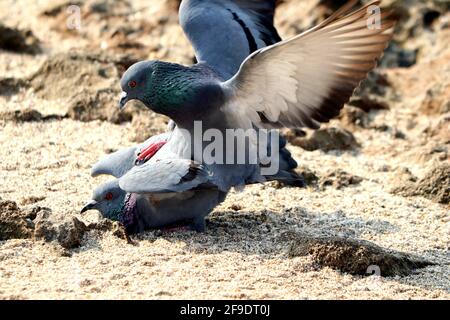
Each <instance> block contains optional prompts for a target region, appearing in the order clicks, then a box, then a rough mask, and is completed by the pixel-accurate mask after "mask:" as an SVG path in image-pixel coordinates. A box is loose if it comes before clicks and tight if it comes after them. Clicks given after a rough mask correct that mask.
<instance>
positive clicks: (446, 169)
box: [392, 163, 450, 205]
mask: <svg viewBox="0 0 450 320" xmlns="http://www.w3.org/2000/svg"><path fill="white" fill-rule="evenodd" d="M392 192H393V193H396V194H401V195H403V196H405V197H412V196H422V197H425V198H428V199H431V200H433V201H435V202H438V203H442V204H447V205H448V204H450V165H449V164H448V163H444V164H442V165H437V166H434V167H432V168H431V169H430V170H429V171H428V172H427V173H426V174H425V176H424V177H423V178H422V179H417V178H414V177H408V179H407V180H406V181H403V183H402V184H401V185H399V186H397V187H395V188H394V189H393V190H392Z"/></svg>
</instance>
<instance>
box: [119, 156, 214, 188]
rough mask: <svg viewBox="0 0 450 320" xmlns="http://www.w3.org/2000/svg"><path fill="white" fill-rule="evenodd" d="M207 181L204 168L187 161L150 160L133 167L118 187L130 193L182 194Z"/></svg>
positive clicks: (120, 180) (121, 179) (122, 178)
mask: <svg viewBox="0 0 450 320" xmlns="http://www.w3.org/2000/svg"><path fill="white" fill-rule="evenodd" d="M207 180H208V173H207V172H206V170H205V169H204V167H203V166H202V165H201V164H199V163H196V162H194V161H192V160H187V159H158V160H156V161H155V160H150V161H149V162H146V163H145V164H143V165H141V166H135V167H133V168H132V169H131V170H130V171H128V172H127V173H126V174H125V175H124V176H123V177H121V178H120V179H119V186H120V188H121V189H123V190H125V191H126V192H132V193H163V192H182V191H186V190H190V189H192V188H195V187H197V186H198V185H199V184H202V183H205V182H207Z"/></svg>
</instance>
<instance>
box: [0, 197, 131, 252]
mask: <svg viewBox="0 0 450 320" xmlns="http://www.w3.org/2000/svg"><path fill="white" fill-rule="evenodd" d="M92 230H97V231H101V232H106V231H110V232H112V234H113V235H115V236H117V237H119V238H121V239H125V240H127V242H129V243H132V241H131V239H130V238H129V236H128V234H127V233H126V231H125V229H124V227H123V226H122V225H121V224H120V223H118V222H114V221H110V220H105V219H103V220H100V221H98V222H93V223H89V224H85V223H84V222H83V221H81V220H79V219H78V218H77V217H75V216H72V215H67V216H62V217H61V216H55V215H54V214H53V213H52V210H51V209H49V208H44V207H39V206H34V207H29V208H26V209H22V208H20V207H19V206H18V205H17V204H16V203H15V202H14V201H10V200H1V201H0V240H8V239H28V238H30V239H35V240H44V241H47V242H51V241H56V242H57V243H58V244H60V245H61V246H62V247H63V248H64V249H73V248H77V247H79V246H80V245H81V244H82V241H83V236H84V235H85V233H86V232H88V231H92Z"/></svg>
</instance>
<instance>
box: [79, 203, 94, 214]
mask: <svg viewBox="0 0 450 320" xmlns="http://www.w3.org/2000/svg"><path fill="white" fill-rule="evenodd" d="M96 205H97V201H95V200H91V201H89V202H88V203H86V205H85V206H84V207H83V209H81V211H80V213H84V212H86V211H88V210H91V209H94V208H95V206H96Z"/></svg>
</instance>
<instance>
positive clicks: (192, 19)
mask: <svg viewBox="0 0 450 320" xmlns="http://www.w3.org/2000/svg"><path fill="white" fill-rule="evenodd" d="M274 11H275V0H208V1H205V0H183V1H182V2H181V6H180V11H179V14H180V24H181V26H182V28H183V30H184V32H185V34H186V36H187V37H188V39H189V40H190V41H191V43H192V45H193V47H194V50H195V54H196V57H197V60H198V61H199V62H205V63H207V64H208V65H209V66H211V67H212V68H213V69H214V70H215V71H216V72H217V73H219V74H220V75H221V76H222V77H223V78H224V79H229V78H230V77H232V76H233V75H234V74H235V73H236V72H237V71H238V70H239V66H240V65H241V63H242V62H243V61H244V59H245V58H247V57H248V56H249V55H250V54H251V53H253V52H254V51H256V50H257V49H259V48H263V47H265V46H268V45H271V44H274V43H276V42H278V41H281V39H280V36H279V35H278V33H277V31H276V29H275V28H274V26H273V16H274Z"/></svg>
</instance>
